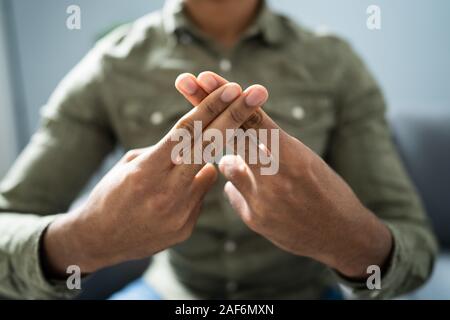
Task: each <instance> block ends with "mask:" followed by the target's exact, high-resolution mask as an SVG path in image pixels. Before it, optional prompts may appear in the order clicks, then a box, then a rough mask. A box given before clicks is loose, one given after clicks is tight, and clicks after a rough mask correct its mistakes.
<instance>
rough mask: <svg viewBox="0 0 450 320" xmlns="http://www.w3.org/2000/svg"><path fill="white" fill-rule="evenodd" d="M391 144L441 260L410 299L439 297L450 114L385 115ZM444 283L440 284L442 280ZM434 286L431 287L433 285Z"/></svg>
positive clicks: (447, 217)
mask: <svg viewBox="0 0 450 320" xmlns="http://www.w3.org/2000/svg"><path fill="white" fill-rule="evenodd" d="M390 122H391V128H392V131H393V134H394V140H395V142H396V144H397V146H398V150H399V152H400V155H401V157H402V158H403V161H404V163H405V165H406V168H407V170H408V171H409V173H410V175H411V178H412V180H413V181H414V183H415V184H416V186H417V188H418V191H419V192H420V194H421V195H422V198H423V200H424V203H425V206H426V208H427V211H428V213H429V216H430V218H431V221H432V222H433V226H434V228H435V231H436V234H437V236H438V238H439V241H440V244H441V250H442V253H441V257H440V259H439V260H438V264H437V268H436V273H435V275H434V276H433V278H432V281H431V283H430V284H429V285H428V286H425V288H423V289H422V290H419V291H418V292H417V293H416V294H413V295H412V296H411V297H410V298H427V299H439V298H447V299H450V296H445V295H446V294H447V293H448V292H449V290H450V285H449V286H448V288H447V287H446V286H447V283H450V255H449V254H446V252H449V253H450V112H449V111H442V112H433V113H429V112H427V110H424V111H422V112H421V113H411V112H404V113H401V112H399V113H395V114H393V115H391V116H390ZM148 263H149V259H145V260H140V261H133V262H127V263H124V264H121V265H119V266H115V267H111V268H107V269H105V270H102V271H100V272H98V273H96V274H94V275H92V276H91V277H90V278H88V279H87V280H86V281H85V283H84V291H83V293H82V294H81V295H80V296H79V299H91V298H94V299H103V298H107V297H109V296H110V294H111V293H113V292H115V291H117V290H119V289H120V288H122V287H123V286H125V285H126V284H127V283H128V282H130V281H132V280H133V279H136V278H137V277H139V276H140V275H141V274H142V272H143V271H144V270H145V268H146V266H147V265H148ZM443 279H444V281H443ZM436 285H437V287H436Z"/></svg>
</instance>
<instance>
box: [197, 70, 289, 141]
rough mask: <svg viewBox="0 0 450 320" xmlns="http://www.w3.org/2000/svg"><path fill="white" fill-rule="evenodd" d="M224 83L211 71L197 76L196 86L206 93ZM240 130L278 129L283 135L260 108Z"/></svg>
mask: <svg viewBox="0 0 450 320" xmlns="http://www.w3.org/2000/svg"><path fill="white" fill-rule="evenodd" d="M226 83H228V80H226V79H225V78H223V77H221V76H219V75H218V74H216V73H214V72H211V71H205V72H202V73H200V74H199V75H198V76H197V85H199V86H200V87H201V88H202V89H203V90H204V92H206V93H210V92H213V91H214V90H215V89H217V88H218V87H220V86H223V85H225V84H226ZM242 128H243V129H267V130H271V129H278V130H280V134H281V135H283V134H285V132H284V131H283V130H282V129H281V128H280V127H279V126H278V124H277V123H276V122H275V121H274V120H273V119H272V118H270V117H269V115H268V114H267V113H266V112H264V110H262V109H261V108H259V109H257V110H256V111H255V112H254V113H253V114H252V115H251V116H250V117H249V118H248V119H247V121H246V122H245V123H244V124H243V125H242ZM268 144H269V145H270V141H268Z"/></svg>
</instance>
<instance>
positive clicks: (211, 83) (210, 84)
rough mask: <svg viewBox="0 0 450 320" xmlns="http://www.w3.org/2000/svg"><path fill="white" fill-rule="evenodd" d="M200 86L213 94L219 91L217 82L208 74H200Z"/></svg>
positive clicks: (198, 78)
mask: <svg viewBox="0 0 450 320" xmlns="http://www.w3.org/2000/svg"><path fill="white" fill-rule="evenodd" d="M197 80H198V82H199V84H200V85H201V86H202V87H203V89H205V90H206V91H208V92H213V91H214V90H216V89H217V87H218V83H217V80H216V79H215V78H214V77H213V76H212V75H210V74H208V73H200V74H199V76H198V77H197Z"/></svg>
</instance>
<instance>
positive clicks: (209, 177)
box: [191, 163, 217, 200]
mask: <svg viewBox="0 0 450 320" xmlns="http://www.w3.org/2000/svg"><path fill="white" fill-rule="evenodd" d="M216 180H217V170H216V168H215V167H214V166H213V165H212V164H211V163H207V164H206V165H205V166H204V167H203V168H202V169H201V170H200V171H199V172H198V173H197V174H196V176H195V177H194V181H193V182H192V185H191V192H192V194H193V195H194V196H195V197H197V198H198V200H200V199H202V198H203V197H204V195H205V194H206V193H207V192H208V191H209V190H210V189H211V188H212V186H213V185H214V183H215V182H216Z"/></svg>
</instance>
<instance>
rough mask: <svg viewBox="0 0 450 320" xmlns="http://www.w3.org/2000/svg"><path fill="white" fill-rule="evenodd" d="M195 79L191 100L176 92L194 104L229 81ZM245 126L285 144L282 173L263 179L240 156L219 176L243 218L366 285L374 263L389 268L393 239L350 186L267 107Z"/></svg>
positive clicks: (227, 160) (229, 159)
mask: <svg viewBox="0 0 450 320" xmlns="http://www.w3.org/2000/svg"><path fill="white" fill-rule="evenodd" d="M186 77H187V76H186ZM189 77H192V78H194V79H195V77H193V76H189ZM194 79H192V80H194ZM196 81H197V88H196V89H195V90H191V93H192V92H194V94H193V95H191V94H189V92H186V91H183V90H182V89H181V88H178V89H179V91H180V92H181V93H182V94H183V95H184V96H185V97H186V98H187V99H188V100H189V101H191V103H193V104H194V105H195V104H196V103H198V102H200V101H202V100H201V99H203V98H204V97H207V96H208V94H209V93H210V92H213V91H214V90H216V88H217V87H220V86H222V85H225V84H226V83H227V81H226V80H225V79H223V78H221V77H219V76H218V75H216V74H214V73H211V72H205V73H202V74H200V75H199V77H198V78H197V79H196ZM245 127H247V128H249V127H252V128H255V129H259V128H262V129H279V130H280V131H279V138H280V141H279V153H278V157H279V158H278V161H279V172H278V174H275V175H272V176H262V175H260V174H259V172H260V170H259V166H258V165H249V164H247V163H246V162H245V161H244V160H243V159H242V158H241V157H239V156H233V155H231V156H225V157H223V158H222V160H221V163H220V165H219V168H220V171H221V172H222V174H223V175H224V176H225V177H226V178H227V179H228V180H229V182H227V184H226V185H225V194H226V195H227V197H228V199H229V201H230V203H231V205H232V206H233V208H234V209H235V210H236V212H237V213H238V214H239V215H240V216H241V218H242V220H243V221H244V222H245V223H246V224H247V225H248V226H249V227H250V228H251V229H253V230H254V231H255V232H257V233H259V234H261V235H263V236H264V237H266V238H267V239H269V240H270V241H272V242H273V243H274V244H275V245H277V246H279V247H280V248H282V249H284V250H286V251H289V252H291V253H293V254H296V255H301V256H308V257H311V258H313V259H315V260H318V261H320V262H322V263H324V264H327V265H328V266H330V267H331V268H334V269H336V270H338V271H339V272H340V273H342V274H344V275H346V276H348V277H352V278H356V279H359V278H361V279H362V278H365V277H366V276H367V275H366V269H367V267H368V266H369V265H379V266H380V267H383V265H384V264H385V262H386V260H387V258H388V256H389V253H390V251H391V248H392V236H391V233H390V231H389V230H388V228H387V227H386V226H385V225H384V224H383V223H382V222H381V221H380V220H379V219H378V218H377V217H376V216H375V215H374V214H372V213H371V212H370V211H369V210H368V209H366V208H365V207H364V206H363V205H362V204H361V203H360V201H359V200H358V198H357V197H356V195H355V194H354V193H353V191H352V190H351V188H350V187H349V186H348V185H347V184H346V183H345V182H344V181H343V180H342V179H341V178H340V177H339V176H338V175H337V174H336V173H335V172H334V171H333V170H332V169H331V168H330V167H329V166H328V165H327V164H326V163H325V162H324V161H323V160H322V159H321V158H320V157H319V156H318V155H316V154H315V153H314V152H313V151H312V150H310V149H309V148H308V147H307V146H305V145H304V144H303V143H301V142H300V141H299V140H297V139H295V138H294V137H292V136H290V135H288V134H287V133H286V132H284V131H283V130H282V129H281V128H279V127H278V125H277V124H276V123H275V122H274V121H273V120H272V119H270V117H268V116H267V114H265V113H264V111H262V110H261V109H259V110H258V111H257V113H256V116H255V115H253V116H252V117H251V119H250V121H248V122H247V123H246V124H245ZM269 151H270V150H269Z"/></svg>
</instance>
